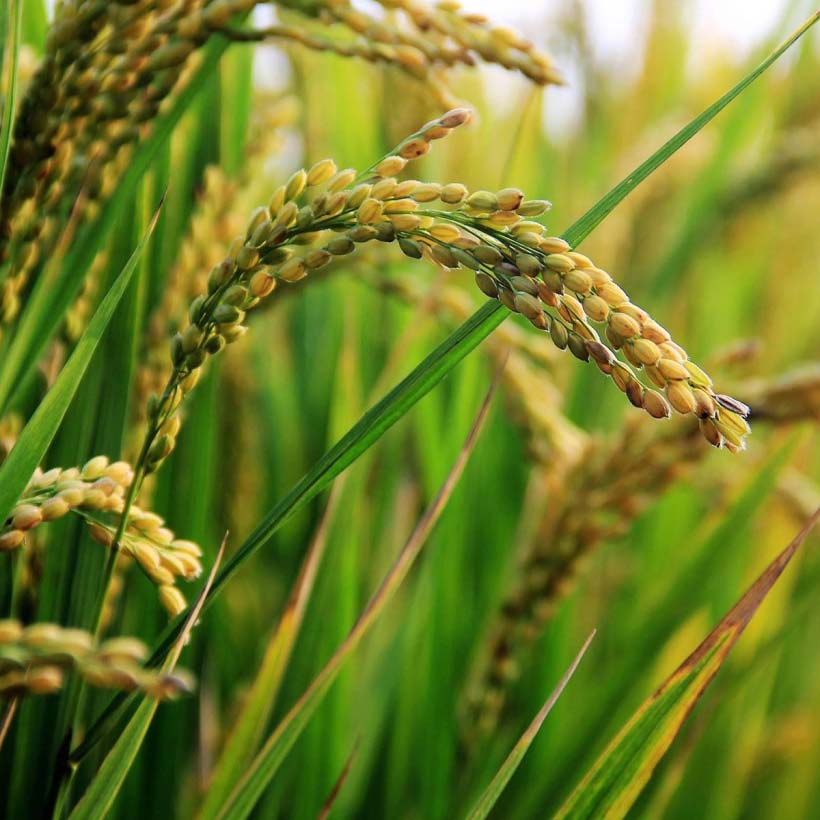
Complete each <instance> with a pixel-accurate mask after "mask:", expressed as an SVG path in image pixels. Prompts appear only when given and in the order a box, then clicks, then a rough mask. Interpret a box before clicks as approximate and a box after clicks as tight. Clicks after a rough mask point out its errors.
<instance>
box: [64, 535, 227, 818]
mask: <svg viewBox="0 0 820 820" xmlns="http://www.w3.org/2000/svg"><path fill="white" fill-rule="evenodd" d="M227 540H228V536H227V534H226V535H225V537H224V538H223V539H222V545H221V546H220V548H219V552H218V553H217V556H216V559H215V560H214V565H213V567H211V571H210V573H209V575H208V578H207V580H206V581H205V584H204V585H203V587H202V590H201V591H200V593H199V595H198V596H197V599H196V601H194V602H193V604H191V606H190V607H189V610H188V615H187V616H186V618H185V624H184V626H183V629H182V631H181V632H180V634H179V637H178V638H177V640H176V642H175V643H174V647H173V649H172V651H171V654H170V655H169V657H168V660H167V661H166V663H165V668H166V669H167V671H168V672H172V671H173V669H174V667H175V666H176V665H177V661H178V660H179V656H180V655H181V654H182V649H183V647H184V646H185V644H186V642H187V639H188V636H189V635H190V634H191V630H192V629H193V628H194V624H196V622H197V618H199V614H200V612H201V611H202V605H203V604H204V603H205V598H206V597H207V595H208V590H209V589H210V588H211V584H213V581H214V578H215V577H216V571H217V569H218V568H219V564H220V562H221V561H222V555H223V554H224V552H225V543H226V542H227ZM158 707H159V701H158V700H156V699H155V698H147V697H146V698H143V701H142V703H141V704H140V706H139V708H138V709H137V711H136V712H135V713H134V716H133V717H132V718H131V720H130V721H128V725H127V726H126V727H125V729H124V730H123V732H122V734H120V736H119V737H118V738H117V742H116V743H115V744H114V746H113V747H112V749H111V751H110V752H109V753H108V755H107V756H106V758H105V760H103V762H102V765H101V766H100V768H99V771H98V772H97V773H96V775H95V776H94V779H93V780H92V781H91V785H90V786H89V787H88V789H87V790H86V792H85V794H84V795H83V796H82V797H81V798H80V801H79V802H78V803H77V805H76V806H75V807H74V810H73V811H72V812H71V814H70V815H69V818H70V820H92V819H93V820H97V818H101V817H105V816H106V815H107V814H108V812H109V811H110V810H111V807H112V805H113V804H114V800H115V799H116V797H117V795H118V794H119V791H120V788H121V787H122V784H123V781H124V780H125V777H126V775H127V774H128V771H129V770H130V768H131V765H132V764H133V762H134V760H135V758H136V756H137V753H138V752H139V750H140V747H141V746H142V741H143V739H144V738H145V734H146V732H147V731H148V728H149V726H150V725H151V720H152V719H153V717H154V713H155V712H156V711H157V708H158Z"/></svg>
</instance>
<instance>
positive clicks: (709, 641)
mask: <svg viewBox="0 0 820 820" xmlns="http://www.w3.org/2000/svg"><path fill="white" fill-rule="evenodd" d="M818 519H820V508H818V509H817V511H816V512H815V513H814V515H813V516H812V517H811V518H810V519H809V520H808V522H807V523H806V524H805V525H804V526H803V528H802V530H801V531H800V532H799V533H798V534H797V535H796V536H795V538H794V540H793V541H792V542H791V544H789V546H788V547H786V549H785V550H783V552H781V553H780V554H779V555H778V556H777V558H775V559H774V561H772V563H771V564H769V566H768V567H767V568H766V570H765V571H764V572H763V573H762V574H761V575H760V577H759V578H758V579H757V580H756V581H755V582H754V583H753V584H752V586H751V587H749V589H748V590H747V591H746V593H745V594H744V595H743V597H742V598H741V599H740V600H739V601H738V602H737V603H736V604H735V606H734V607H732V609H731V610H729V612H728V613H727V614H726V615H725V616H724V617H723V619H722V620H721V621H720V623H718V625H717V626H716V627H715V628H714V629H713V630H712V631H711V632H710V633H709V635H708V636H707V637H706V638H705V640H704V641H703V642H702V643H701V644H700V646H698V648H697V649H696V650H695V651H694V652H693V653H692V654H691V655H690V656H689V657H688V658H687V659H686V660H685V661H684V662H683V663H682V664H681V665H680V666H679V667H678V668H677V669H676V670H675V671H674V672H673V673H672V675H670V677H669V678H667V680H666V681H665V682H664V683H663V685H662V686H661V687H660V688H659V689H658V690H657V691H656V692H655V694H653V695H652V696H651V697H650V698H649V699H648V700H647V701H645V702H644V704H643V705H642V706H641V707H640V708H639V709H638V711H637V712H636V713H635V714H634V715H633V717H632V718H631V719H630V720H629V721H628V723H627V724H626V726H625V727H624V728H623V729H622V730H621V732H620V733H619V734H618V736H617V737H616V738H615V740H613V741H612V743H611V745H610V746H609V748H607V749H606V751H604V753H603V754H602V755H601V757H600V758H599V759H598V761H597V762H596V763H595V765H594V766H593V767H592V769H591V770H590V771H589V773H588V774H587V775H586V776H585V777H584V779H583V780H582V781H581V783H580V784H579V785H578V787H577V788H576V789H575V790H574V791H573V793H572V794H571V795H570V797H569V799H568V800H567V802H566V803H565V804H564V806H563V807H562V808H561V810H560V811H559V812H558V814H557V815H556V818H557V820H585V819H586V818H607V820H619V818H622V817H625V816H626V814H627V812H628V811H629V809H630V808H631V806H632V805H633V803H634V802H635V800H636V799H637V798H638V795H639V794H640V793H641V791H642V789H643V787H644V786H645V785H646V783H647V782H648V781H649V778H650V777H651V776H652V772H653V771H654V769H655V767H656V766H657V764H658V763H659V762H660V760H661V758H663V756H664V754H666V751H667V750H668V749H669V747H670V746H671V745H672V741H673V740H674V739H675V736H676V735H677V733H678V731H679V730H680V728H681V726H682V725H683V722H684V721H685V720H686V717H687V716H688V715H689V713H690V712H691V711H692V709H693V708H694V706H695V704H696V703H697V701H698V700H699V699H700V697H701V695H702V694H703V692H704V691H705V690H706V687H707V686H708V685H709V683H710V682H711V681H712V678H714V676H715V675H716V674H717V673H718V671H719V670H720V668H721V666H722V665H723V662H724V661H725V660H726V658H727V656H728V655H729V652H730V651H731V649H732V647H733V646H734V645H735V643H736V642H737V640H738V638H739V637H740V636H741V634H742V633H743V630H744V629H745V628H746V626H747V625H748V623H749V621H751V619H752V617H753V616H754V614H755V612H757V610H758V608H759V607H760V605H761V604H762V603H763V601H764V600H765V598H766V596H767V594H768V592H769V590H770V589H771V588H772V587H773V586H774V584H775V582H776V581H777V579H778V578H779V577H780V575H781V574H782V573H783V570H785V569H786V567H787V566H788V564H789V562H790V561H791V559H792V558H793V556H794V554H795V553H796V552H797V550H798V549H799V547H800V545H801V544H802V543H803V542H804V541H805V540H806V538H807V537H808V534H809V532H810V531H811V529H812V528H813V527H814V525H815V524H816V523H817V521H818Z"/></svg>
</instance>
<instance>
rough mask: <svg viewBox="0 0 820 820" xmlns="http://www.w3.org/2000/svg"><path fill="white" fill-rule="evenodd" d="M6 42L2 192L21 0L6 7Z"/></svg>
mask: <svg viewBox="0 0 820 820" xmlns="http://www.w3.org/2000/svg"><path fill="white" fill-rule="evenodd" d="M6 14H7V15H8V17H7V19H6V42H5V46H4V49H3V63H4V66H3V94H2V96H3V121H2V124H0V192H2V190H3V186H4V184H5V181H6V165H7V164H8V160H9V151H10V150H11V132H12V130H13V128H14V112H15V109H16V105H17V63H18V61H19V57H20V36H21V32H22V13H21V9H20V0H10V2H9V3H8V5H7V7H6Z"/></svg>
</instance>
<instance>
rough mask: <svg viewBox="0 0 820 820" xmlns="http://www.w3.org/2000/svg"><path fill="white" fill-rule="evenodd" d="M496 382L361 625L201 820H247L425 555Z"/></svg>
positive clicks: (372, 599)
mask: <svg viewBox="0 0 820 820" xmlns="http://www.w3.org/2000/svg"><path fill="white" fill-rule="evenodd" d="M497 384H498V378H497V377H496V379H495V380H494V381H493V384H492V385H491V387H490V389H489V391H488V392H487V395H486V397H485V399H484V401H483V402H482V404H481V407H480V408H479V411H478V414H477V415H476V418H475V421H474V422H473V426H472V428H471V430H470V432H469V434H468V436H467V439H466V440H465V442H464V445H463V446H462V448H461V451H460V452H459V455H458V458H457V459H456V461H455V463H454V464H453V467H452V468H451V470H450V473H449V474H448V476H447V478H446V479H445V480H444V483H443V484H442V485H441V488H440V489H439V491H438V493H437V495H436V497H435V498H434V499H433V501H432V502H431V504H430V506H429V507H428V508H427V509H426V510H425V512H424V515H423V516H422V517H421V519H420V520H419V522H418V524H417V525H416V527H415V529H414V530H413V532H412V533H411V534H410V537H409V538H408V540H407V543H406V544H405V545H404V547H403V548H402V550H401V552H400V553H399V556H398V558H396V561H395V562H394V564H393V566H392V567H391V569H390V571H389V572H388V573H387V575H386V576H385V578H384V580H383V581H382V583H381V584H380V586H379V588H378V589H377V590H376V592H375V593H374V594H373V596H372V597H371V599H370V600H369V601H368V603H367V606H366V607H365V608H364V611H363V612H362V614H361V615H360V616H359V619H358V621H356V623H355V624H354V626H353V628H352V629H351V630H350V632H349V633H348V635H347V637H346V638H345V639H344V641H343V642H342V643H341V644H340V646H339V648H338V649H337V650H336V652H335V653H334V654H333V657H331V659H330V660H329V661H328V662H327V664H326V665H325V667H324V668H323V669H322V671H321V672H320V673H319V674H318V675H317V676H316V678H315V679H314V680H313V682H312V683H311V684H310V686H309V687H308V688H307V690H306V691H305V692H304V694H303V695H302V696H301V697H300V698H299V700H298V701H297V702H296V704H295V705H294V706H293V708H291V710H290V711H289V712H288V713H287V715H285V717H284V718H283V719H282V722H281V723H280V724H279V725H278V726H277V727H276V729H275V731H274V732H273V734H272V735H271V736H270V737H269V738H268V740H267V742H266V743H265V745H264V746H263V747H262V749H261V751H260V752H259V754H258V755H257V756H256V757H255V759H254V760H253V762H252V763H251V765H250V766H249V767H248V769H247V771H246V773H245V776H244V777H243V778H242V779H241V780H240V781H239V783H237V785H236V787H235V788H234V790H233V791H232V792H231V794H230V795H229V796H228V798H227V799H226V800H225V801H223V803H222V805H221V806H218V807H217V809H218V811H216V812H212V811H208V812H207V813H206V812H205V811H203V812H202V813H201V814H199V815H198V816H199V818H200V820H210V819H211V818H219V820H243V818H245V817H248V815H250V813H251V812H252V811H253V808H254V806H255V805H256V803H257V801H258V800H259V798H260V797H261V796H262V794H263V792H264V791H265V789H266V788H267V786H268V784H269V783H270V781H271V779H272V778H273V776H274V774H276V772H277V770H278V769H279V766H280V765H281V763H282V761H283V760H284V759H285V756H286V755H287V753H288V752H289V751H290V749H291V747H292V746H293V744H294V743H295V742H296V740H297V739H298V737H299V735H300V734H301V733H302V731H303V730H304V728H305V726H307V724H308V721H309V720H310V718H311V717H312V716H313V714H314V713H315V712H316V710H317V709H318V707H319V705H320V704H321V703H322V701H323V700H324V697H325V695H326V694H327V693H328V691H329V689H330V687H331V685H332V684H333V682H334V681H335V680H336V677H337V675H338V674H339V672H340V671H341V668H342V666H343V665H344V663H345V661H347V659H348V658H349V657H350V655H351V654H352V653H353V650H354V649H356V647H357V646H358V645H359V643H360V642H361V640H362V638H364V636H365V635H366V634H367V633H368V632H369V630H370V628H371V627H372V626H373V624H374V623H375V622H376V620H377V619H378V617H379V616H380V615H381V613H382V612H383V611H384V608H385V606H386V605H387V603H388V602H389V601H390V599H391V598H392V597H393V595H394V593H395V592H396V590H397V589H398V587H399V586H400V585H401V583H402V582H403V581H404V579H405V578H406V577H407V573H408V572H409V571H410V568H411V567H412V565H413V563H414V562H415V560H416V558H418V556H419V554H420V553H421V550H422V548H423V547H424V544H425V543H426V541H427V538H428V536H429V535H430V533H431V532H432V530H433V527H434V526H435V524H436V522H437V521H438V519H439V517H440V516H441V513H442V512H443V511H444V508H445V507H446V506H447V502H448V501H449V500H450V496H451V495H452V493H453V490H454V489H455V487H456V485H457V484H458V481H459V479H460V478H461V476H462V474H463V472H464V468H465V467H466V465H467V461H468V459H469V458H470V455H471V453H472V451H473V448H474V447H475V443H476V441H477V440H478V435H479V433H480V432H481V428H482V425H483V422H484V419H485V418H486V416H487V411H488V410H489V407H490V401H491V399H492V396H493V393H494V392H495V388H496V385H497Z"/></svg>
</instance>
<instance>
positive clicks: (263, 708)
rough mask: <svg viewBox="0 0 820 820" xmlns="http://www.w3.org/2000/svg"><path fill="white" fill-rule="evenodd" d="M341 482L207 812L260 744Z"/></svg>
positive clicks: (221, 765) (232, 738)
mask: <svg viewBox="0 0 820 820" xmlns="http://www.w3.org/2000/svg"><path fill="white" fill-rule="evenodd" d="M343 481H344V478H340V479H339V482H338V483H336V484H335V485H334V487H333V490H332V491H331V494H330V497H329V499H328V502H327V506H326V507H325V512H324V514H323V515H322V520H321V521H320V522H319V526H318V528H317V529H316V533H315V534H314V536H313V539H312V540H311V543H310V546H309V547H308V551H307V554H306V555H305V558H304V560H303V561H302V566H301V568H300V570H299V575H298V576H297V578H296V581H295V582H294V584H293V589H292V591H291V594H290V597H289V598H288V602H287V604H286V605H285V609H284V611H283V612H282V615H281V617H280V618H279V623H278V624H277V626H276V631H275V632H274V633H273V635H272V636H271V639H270V641H269V643H268V647H267V649H266V650H265V656H264V658H263V660H262V665H261V666H260V667H259V672H258V673H257V675H256V677H255V679H254V682H253V686H252V687H251V690H250V692H249V694H248V697H247V699H246V701H245V703H244V705H243V707H242V711H241V712H240V714H239V717H238V718H237V720H236V723H235V724H234V726H233V729H232V730H231V732H230V734H229V735H228V739H227V741H226V742H225V747H224V749H223V750H222V754H221V755H220V757H219V761H218V762H217V764H216V766H215V768H214V772H213V776H212V777H211V780H210V783H209V784H208V792H207V794H206V795H205V802H204V804H203V807H202V811H203V814H206V815H207V814H215V813H216V812H217V811H218V810H219V806H220V805H221V804H222V801H223V800H225V799H226V798H227V797H228V795H229V794H230V793H231V791H232V790H233V788H234V786H235V785H236V784H237V783H238V782H239V780H240V779H241V777H242V774H243V773H244V771H245V767H246V766H247V764H248V763H249V762H250V760H251V759H252V758H253V754H254V752H255V751H256V749H258V748H259V744H260V742H261V740H262V734H263V732H264V730H265V726H266V725H267V723H268V720H269V718H270V716H271V712H272V711H273V707H274V704H275V703H276V697H277V695H278V694H279V688H280V686H281V684H282V680H283V678H284V676H285V671H286V669H287V665H288V661H289V660H290V655H291V652H292V650H293V646H294V644H295V643H296V638H297V636H298V634H299V630H300V627H301V625H302V619H303V618H304V615H305V610H306V609H307V604H308V601H309V600H310V595H311V593H312V591H313V587H314V582H315V580H316V575H317V572H318V570H319V565H320V563H321V561H322V556H323V554H324V551H325V545H326V544H327V536H328V530H329V527H330V522H331V521H332V519H333V517H334V516H335V513H336V510H337V509H338V506H339V499H340V498H341V493H342V488H343Z"/></svg>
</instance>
